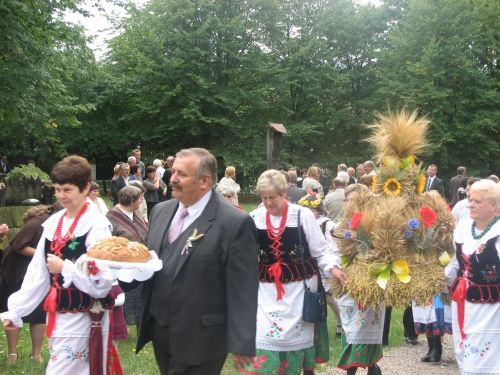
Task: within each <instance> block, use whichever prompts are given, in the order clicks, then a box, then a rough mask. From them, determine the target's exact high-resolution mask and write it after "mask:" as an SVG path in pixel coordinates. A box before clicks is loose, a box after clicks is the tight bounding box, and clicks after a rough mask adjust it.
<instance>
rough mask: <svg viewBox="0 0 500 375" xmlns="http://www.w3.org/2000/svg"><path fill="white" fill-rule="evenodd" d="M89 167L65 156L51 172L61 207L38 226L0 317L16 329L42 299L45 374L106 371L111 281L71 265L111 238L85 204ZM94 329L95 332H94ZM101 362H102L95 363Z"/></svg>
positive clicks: (86, 266)
mask: <svg viewBox="0 0 500 375" xmlns="http://www.w3.org/2000/svg"><path fill="white" fill-rule="evenodd" d="M90 176H91V168H90V164H89V163H88V161H87V160H86V159H84V158H82V157H80V156H75V155H73V156H68V157H66V158H64V159H63V160H61V161H60V162H58V163H57V164H56V165H55V167H54V168H53V169H52V172H51V178H52V182H53V183H54V190H55V195H56V198H57V200H58V202H59V203H60V204H61V206H62V207H63V209H62V210H61V211H59V212H57V213H55V214H54V215H52V216H51V217H50V218H48V219H47V220H46V221H45V222H44V223H43V228H44V230H43V233H42V236H41V238H40V241H39V242H38V245H37V248H36V250H35V254H34V255H33V260H32V261H31V263H30V265H29V267H28V270H27V273H26V277H25V282H23V284H22V287H21V289H20V290H19V291H18V292H16V293H14V294H12V295H11V296H10V297H9V301H8V307H9V311H7V312H4V313H2V314H0V318H1V319H2V320H3V323H4V327H6V329H7V330H14V329H16V328H15V327H22V325H23V321H22V319H21V318H22V317H24V316H26V315H28V314H29V313H31V312H32V311H33V310H34V309H35V308H36V307H37V306H38V305H39V304H40V303H41V302H42V301H44V300H45V301H44V307H45V310H46V311H47V337H48V341H49V349H50V358H51V359H50V361H49V363H48V365H47V370H46V374H48V375H56V374H57V375H74V374H88V373H89V372H90V373H93V371H99V369H100V371H102V373H105V372H106V367H107V366H106V360H107V353H108V349H111V347H110V348H108V346H107V343H108V334H109V309H111V308H112V306H113V303H114V298H113V297H112V296H111V295H109V291H110V289H111V286H112V284H113V278H112V277H111V273H110V272H109V270H107V269H106V268H105V266H99V268H95V267H94V266H93V265H92V263H91V262H82V263H78V264H77V262H76V261H75V260H77V259H79V258H80V256H82V255H84V254H86V252H87V248H89V247H90V246H92V245H93V244H94V243H95V242H97V241H98V240H100V239H103V238H106V237H109V236H110V235H111V224H110V223H109V221H108V220H107V219H106V217H105V216H104V215H102V214H101V213H100V212H99V211H98V210H97V208H96V207H95V205H92V204H90V203H89V202H87V195H88V192H89V190H90V182H91V177H90ZM96 327H100V332H97V331H96ZM99 358H102V361H101V360H100V359H99Z"/></svg>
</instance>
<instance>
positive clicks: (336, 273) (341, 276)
mask: <svg viewBox="0 0 500 375" xmlns="http://www.w3.org/2000/svg"><path fill="white" fill-rule="evenodd" d="M330 273H331V275H332V277H334V278H336V279H337V280H338V281H339V283H340V284H342V286H345V285H346V284H347V274H346V273H345V272H344V271H342V270H341V269H340V268H339V267H338V266H335V267H333V268H332V269H331V270H330Z"/></svg>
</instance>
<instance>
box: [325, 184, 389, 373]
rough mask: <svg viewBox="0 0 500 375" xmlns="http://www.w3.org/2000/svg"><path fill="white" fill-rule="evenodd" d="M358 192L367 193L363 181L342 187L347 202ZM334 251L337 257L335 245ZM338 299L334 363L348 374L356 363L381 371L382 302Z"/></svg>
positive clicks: (343, 297) (355, 367)
mask: <svg viewBox="0 0 500 375" xmlns="http://www.w3.org/2000/svg"><path fill="white" fill-rule="evenodd" d="M360 193H362V194H363V196H365V195H364V194H370V193H369V192H368V189H367V188H366V187H365V185H362V184H353V185H349V186H348V187H347V189H346V191H345V200H346V203H347V204H348V205H349V202H352V201H354V200H355V197H356V196H357V195H358V194H360ZM353 223H354V224H353ZM350 227H351V229H355V228H356V223H355V222H353V221H352V222H351V225H350ZM335 253H336V255H337V256H338V257H341V255H340V254H339V252H338V249H337V247H336V246H335ZM338 303H339V308H340V316H341V319H342V327H343V329H344V335H343V336H342V353H341V354H340V358H339V361H338V363H337V367H339V368H341V369H344V370H346V371H347V374H348V375H353V374H355V373H356V371H357V369H358V367H362V368H368V374H369V375H378V374H382V372H381V370H380V367H379V366H378V365H377V362H378V361H379V360H380V359H381V358H382V355H383V351H382V334H383V330H384V316H385V314H384V312H385V309H384V306H383V305H381V306H380V309H372V308H367V307H364V306H361V305H359V304H358V303H357V302H356V301H355V300H354V298H353V297H352V296H351V295H349V294H344V295H343V296H342V297H340V298H339V301H338Z"/></svg>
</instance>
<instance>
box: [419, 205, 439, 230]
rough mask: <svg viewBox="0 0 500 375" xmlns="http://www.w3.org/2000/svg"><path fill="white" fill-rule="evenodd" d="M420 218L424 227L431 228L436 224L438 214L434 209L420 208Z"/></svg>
mask: <svg viewBox="0 0 500 375" xmlns="http://www.w3.org/2000/svg"><path fill="white" fill-rule="evenodd" d="M420 218H421V219H422V223H423V224H424V227H425V228H429V227H432V226H433V225H434V224H436V220H437V214H436V212H435V211H434V210H433V209H432V208H430V207H427V206H422V207H421V208H420Z"/></svg>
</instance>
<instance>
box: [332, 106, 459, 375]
mask: <svg viewBox="0 0 500 375" xmlns="http://www.w3.org/2000/svg"><path fill="white" fill-rule="evenodd" d="M377 117H378V118H377V121H376V122H375V123H374V124H373V125H370V126H369V128H370V129H372V131H373V133H372V135H371V136H370V138H368V139H367V141H368V142H370V143H371V144H372V145H373V146H375V148H376V150H377V162H378V164H379V166H378V168H377V172H376V175H375V176H373V181H372V184H371V190H372V192H359V193H358V194H357V195H355V196H354V197H353V199H352V201H351V202H349V203H348V204H347V205H346V206H345V217H344V218H343V220H342V221H341V223H340V225H339V228H338V230H337V231H336V233H335V237H336V239H337V244H338V249H339V253H340V256H341V259H342V268H343V269H344V270H345V271H346V273H347V275H348V277H347V284H346V287H345V288H340V286H339V285H333V290H334V291H336V292H337V295H339V296H343V297H341V298H340V299H339V306H340V308H341V313H342V310H343V303H344V302H345V300H344V298H347V297H349V296H350V297H352V301H350V302H351V304H350V308H351V312H352V313H351V316H352V317H351V319H350V318H349V316H345V317H344V315H342V325H343V327H344V331H346V336H347V342H348V343H356V344H369V343H370V344H378V343H379V342H378V341H375V340H378V337H376V333H377V334H378V331H377V330H375V329H373V331H372V332H369V333H370V335H369V336H368V337H366V338H365V337H363V336H362V335H361V336H360V335H356V336H354V337H350V335H349V330H351V332H352V333H354V332H356V327H355V326H354V324H353V323H351V321H353V320H354V321H356V320H355V318H356V316H358V313H359V312H361V311H364V310H365V309H367V310H368V311H372V312H373V317H372V318H371V319H374V322H379V319H380V315H383V313H378V312H382V311H383V306H384V305H385V306H393V307H400V308H405V307H406V306H408V304H409V303H410V302H411V300H414V301H415V302H416V303H417V304H419V305H424V304H426V303H427V301H429V300H431V299H432V297H433V296H434V295H436V294H439V293H441V292H442V291H443V290H446V280H445V277H444V273H443V268H442V265H441V264H440V261H439V258H440V257H444V256H445V255H446V256H448V257H449V254H448V251H453V245H452V235H451V233H452V229H453V217H452V215H451V213H450V212H449V209H448V207H447V206H446V205H445V204H444V202H443V201H442V200H441V199H440V198H439V199H438V198H436V197H435V196H434V195H433V194H429V193H424V187H425V175H424V173H423V170H422V163H419V164H417V162H416V160H417V158H416V155H418V153H419V152H421V151H422V150H423V149H424V147H425V146H426V141H425V133H426V131H427V128H428V124H429V121H428V120H426V119H425V118H418V117H417V114H416V112H414V113H411V114H410V113H408V112H406V111H401V112H399V113H389V114H388V115H382V114H378V116H377ZM347 193H348V192H347V191H346V197H348V194H347ZM353 302H354V303H355V305H354V306H353ZM348 308H349V305H348V304H346V305H345V309H344V311H349V310H348ZM376 313H378V315H379V316H376ZM360 324H361V323H360ZM349 325H351V327H349ZM375 325H377V324H375ZM357 333H360V334H362V333H363V329H359V330H358V332H357ZM355 340H356V341H355ZM370 340H371V341H370ZM380 342H381V341H380ZM346 354H348V355H349V356H346ZM380 354H381V352H380ZM371 359H372V360H375V355H372V358H371ZM344 361H345V362H344ZM354 361H355V357H352V352H347V353H343V354H342V357H341V360H340V362H339V366H340V367H342V368H346V369H348V373H354V372H352V371H351V369H352V368H353V366H356V364H355V363H353V362H354ZM367 364H369V362H367V361H365V362H362V365H367ZM354 371H355V370H354ZM371 373H374V374H377V373H380V370H377V369H375V370H372V371H371Z"/></svg>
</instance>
